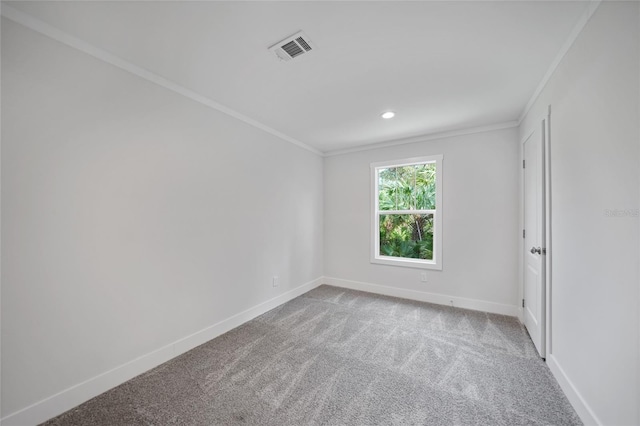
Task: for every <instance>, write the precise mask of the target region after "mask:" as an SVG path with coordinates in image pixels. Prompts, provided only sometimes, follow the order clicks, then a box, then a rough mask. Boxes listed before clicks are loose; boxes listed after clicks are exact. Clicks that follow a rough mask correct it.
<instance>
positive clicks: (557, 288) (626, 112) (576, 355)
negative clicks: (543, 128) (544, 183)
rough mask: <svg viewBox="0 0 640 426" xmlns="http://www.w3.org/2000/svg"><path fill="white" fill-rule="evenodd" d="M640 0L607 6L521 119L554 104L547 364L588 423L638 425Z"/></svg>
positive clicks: (531, 122)
mask: <svg viewBox="0 0 640 426" xmlns="http://www.w3.org/2000/svg"><path fill="white" fill-rule="evenodd" d="M638 7H639V4H638V3H637V2H603V3H602V4H601V5H600V7H599V8H598V10H596V12H595V14H594V15H593V17H592V18H591V20H590V21H589V22H588V23H587V25H586V26H585V28H584V29H583V31H582V33H581V34H580V35H579V37H578V38H577V40H576V42H575V43H574V45H573V46H572V48H571V49H570V50H569V52H568V53H567V55H566V56H565V57H564V59H563V61H562V62H561V63H560V66H559V67H558V68H557V70H556V72H555V74H554V75H553V76H552V78H551V80H550V81H549V82H548V84H547V86H546V87H545V89H544V91H543V92H542V94H541V96H540V97H539V99H538V100H537V101H536V103H535V104H534V106H533V108H532V109H531V110H530V112H529V113H528V114H527V116H526V118H525V120H524V121H523V122H522V125H521V129H520V132H521V133H520V134H521V137H524V136H525V135H526V134H527V133H528V132H529V131H530V130H531V129H532V126H535V125H537V123H538V120H539V119H540V118H541V117H542V116H543V115H544V113H545V112H546V108H547V106H548V105H551V110H552V113H551V184H552V250H553V255H552V260H553V269H552V286H553V287H552V312H551V313H552V342H551V356H549V357H548V362H549V364H550V366H551V367H552V371H554V373H555V375H556V377H557V378H558V380H559V382H560V383H561V385H563V387H564V389H565V392H566V393H567V394H568V395H569V396H570V399H571V400H572V402H573V403H574V406H576V408H577V409H578V412H579V414H581V417H582V418H583V420H584V421H585V422H587V423H593V422H598V423H602V424H608V425H631V424H639V423H640V414H639V412H638V410H639V409H640V408H639V407H640V392H639V383H638V377H639V376H638V374H639V372H638V368H639V366H638V360H639V356H640V355H639V349H638V343H639V342H638V333H639V330H638V323H639V322H638V321H639V320H638V310H639V308H640V307H639V306H638V300H639V297H638V296H639V295H638V292H639V286H638V282H639V276H638V257H639V252H638V243H639V227H638V217H637V216H634V215H626V216H624V217H609V216H607V215H606V210H616V209H617V210H626V209H631V210H633V209H638V207H640V206H639V197H638V189H639V178H640V175H639V170H640V163H639V158H640V150H639V141H640V132H639V128H638V125H639V120H638V118H639V107H638V103H639V98H640V96H639V95H640V93H639V81H638V78H639V76H640V69H639V55H638V50H639V45H638V44H639V38H640V33H639V16H640V14H639V11H638Z"/></svg>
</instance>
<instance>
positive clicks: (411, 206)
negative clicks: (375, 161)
mask: <svg viewBox="0 0 640 426" xmlns="http://www.w3.org/2000/svg"><path fill="white" fill-rule="evenodd" d="M435 209H436V165H435V164H434V163H427V164H416V165H410V166H402V167H393V168H388V169H380V170H379V172H378V210H379V215H380V216H379V218H380V254H381V255H383V256H393V257H405V258H414V259H425V260H432V259H433V219H434V214H433V212H424V210H435ZM416 210H423V211H422V212H417V211H416ZM385 211H392V213H388V214H387V213H384V212H385Z"/></svg>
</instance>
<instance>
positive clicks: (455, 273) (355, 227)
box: [324, 128, 520, 315]
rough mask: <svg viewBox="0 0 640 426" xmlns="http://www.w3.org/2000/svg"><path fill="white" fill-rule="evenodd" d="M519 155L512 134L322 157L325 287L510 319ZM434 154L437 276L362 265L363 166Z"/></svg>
mask: <svg viewBox="0 0 640 426" xmlns="http://www.w3.org/2000/svg"><path fill="white" fill-rule="evenodd" d="M519 149H520V148H519V144H518V140H517V129H515V128H512V129H506V130H498V131H488V132H482V133H476V134H470V135H464V136H456V137H450V138H445V139H439V140H431V141H425V142H421V143H413V144H410V145H399V146H391V147H386V148H378V149H372V150H367V151H360V152H354V153H350V154H343V155H336V156H331V157H327V158H325V174H324V179H325V181H324V182H325V183H324V185H325V203H324V206H325V237H324V241H325V246H324V250H325V276H327V277H330V278H333V279H336V280H333V281H332V280H329V282H332V283H334V284H339V285H350V286H354V287H358V286H359V288H363V289H369V290H374V291H375V290H378V291H380V290H383V291H386V292H387V293H389V294H397V295H406V296H407V297H416V298H420V299H422V300H432V301H435V302H443V303H448V301H449V300H450V299H452V300H454V304H456V305H461V306H464V307H471V308H475V309H483V310H491V311H495V312H501V313H509V314H512V315H515V313H516V311H517V308H516V307H517V305H518V294H519V290H518V282H519V279H518V256H517V254H518V243H519V241H520V240H519V238H518V237H519V235H520V234H519V232H520V231H519V229H518V226H519V225H518V214H519V213H518V197H519V195H518V194H519V173H520V168H519V165H520V160H519V155H520V154H519ZM434 154H443V155H444V158H443V173H444V176H443V198H444V200H443V204H444V206H443V210H444V212H443V219H442V220H443V227H444V230H443V255H442V256H443V257H442V260H443V263H442V264H443V269H442V271H435V270H424V269H414V268H405V267H398V266H387V265H379V264H372V263H370V259H369V253H370V244H371V237H372V236H371V235H370V234H371V210H370V209H371V199H370V198H371V186H370V185H371V182H370V180H371V178H370V176H371V175H370V164H371V163H372V162H378V161H385V160H393V159H402V158H410V157H416V156H424V155H434ZM423 271H426V273H427V283H426V284H425V283H423V282H421V281H420V273H421V272H423ZM345 280H346V281H345ZM349 281H351V283H350V282H349ZM353 281H355V283H353ZM358 283H360V284H358ZM362 283H364V285H363V284H362ZM366 284H374V285H378V286H386V287H391V288H392V290H389V289H386V290H385V289H381V288H376V287H372V286H367V285H366ZM420 293H430V295H428V296H426V295H423V294H422V295H421V294H420ZM469 299H470V300H469Z"/></svg>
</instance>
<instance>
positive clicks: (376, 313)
mask: <svg viewBox="0 0 640 426" xmlns="http://www.w3.org/2000/svg"><path fill="white" fill-rule="evenodd" d="M45 424H46V425H236V424H251V425H278V426H281V425H380V424H382V425H508V426H513V425H524V424H526V425H576V424H581V423H580V420H579V418H578V417H577V415H576V413H575V412H574V410H573V409H572V408H571V406H570V405H569V403H568V401H567V399H566V398H565V396H564V395H563V393H562V391H561V390H560V388H559V387H558V385H557V383H556V381H555V379H554V378H553V376H552V375H551V372H550V371H549V369H548V368H547V366H546V365H545V364H544V362H543V361H542V360H541V359H540V358H538V356H537V354H536V352H535V349H534V347H533V344H532V343H531V340H530V339H529V337H528V336H527V334H526V331H525V330H524V329H523V327H522V326H521V325H520V323H519V322H518V321H517V320H516V319H515V318H511V317H506V316H500V315H493V314H485V313H481V312H475V311H468V310H463V309H457V308H450V307H446V306H439V305H432V304H428V303H420V302H413V301H408V300H403V299H395V298H391V297H384V296H377V295H373V294H369V293H363V292H357V291H351V290H345V289H340V288H336V287H329V286H321V287H318V288H316V289H315V290H312V291H310V292H309V293H306V294H304V295H303V296H301V297H298V298H297V299H294V300H292V301H290V302H288V303H286V304H284V305H282V306H280V307H278V308H276V309H274V310H272V311H270V312H267V313H266V314H264V315H262V316H260V317H258V318H256V319H254V320H252V321H250V322H248V323H246V324H244V325H242V326H240V327H238V328H237V329H234V330H232V331H230V332H229V333H226V334H224V335H222V336H220V337H218V338H216V339H214V340H211V341H210V342H207V343H205V344H204V345H202V346H199V347H197V348H195V349H193V350H191V351H189V352H187V353H186V354H183V355H181V356H179V357H177V358H175V359H173V360H171V361H169V362H167V363H165V364H163V365H161V366H159V367H157V368H155V369H153V370H151V371H149V372H147V373H145V374H142V375H140V376H138V377H136V378H134V379H133V380H130V381H129V382H126V383H124V384H122V385H121V386H118V387H117V388H115V389H112V390H110V391H108V392H106V393H104V394H102V395H100V396H98V397H96V398H94V399H92V400H90V401H88V402H86V403H84V404H82V405H80V406H79V407H77V408H75V409H73V410H70V411H68V412H67V413H64V414H62V415H60V416H59V417H56V418H55V419H52V420H50V421H49V422H47V423H45Z"/></svg>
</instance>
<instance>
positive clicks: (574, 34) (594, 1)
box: [518, 0, 602, 125]
mask: <svg viewBox="0 0 640 426" xmlns="http://www.w3.org/2000/svg"><path fill="white" fill-rule="evenodd" d="M600 3H602V0H590V1H589V3H588V4H587V9H586V10H585V11H584V13H583V14H582V16H581V17H580V19H579V20H578V22H577V23H576V25H575V26H574V27H573V30H571V33H570V34H569V37H568V38H567V40H566V41H565V42H564V44H563V45H562V47H561V48H560V50H559V51H558V54H557V55H556V57H555V59H554V60H553V62H551V65H550V66H549V69H547V72H546V74H545V75H544V77H542V80H541V81H540V83H539V84H538V87H536V90H535V91H534V92H533V95H531V98H530V99H529V102H527V104H526V105H525V107H524V110H523V111H522V113H521V114H520V117H519V118H518V125H520V123H522V120H524V118H525V117H526V116H527V114H528V113H529V110H530V109H531V107H533V104H534V103H535V102H536V100H537V99H538V97H539V96H540V94H541V93H542V91H543V90H544V88H545V87H546V85H547V83H549V80H550V79H551V76H552V75H553V74H554V73H555V72H556V69H557V68H558V66H559V65H560V62H562V60H563V59H564V57H565V56H566V54H567V52H568V51H569V49H570V48H571V46H573V43H575V41H576V39H577V38H578V36H579V35H580V33H581V32H582V30H583V29H584V26H585V25H587V22H589V19H591V17H592V16H593V14H594V12H595V11H596V9H598V7H599V6H600Z"/></svg>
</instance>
